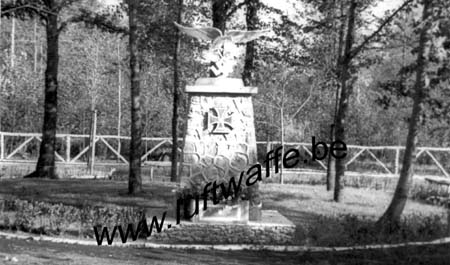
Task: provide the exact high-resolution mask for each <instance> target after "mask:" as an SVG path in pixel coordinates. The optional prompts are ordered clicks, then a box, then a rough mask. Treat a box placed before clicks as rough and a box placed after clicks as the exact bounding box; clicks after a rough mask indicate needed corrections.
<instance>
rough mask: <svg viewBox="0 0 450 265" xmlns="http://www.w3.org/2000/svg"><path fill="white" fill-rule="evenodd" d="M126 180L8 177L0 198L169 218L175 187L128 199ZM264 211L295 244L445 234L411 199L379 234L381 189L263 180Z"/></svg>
mask: <svg viewBox="0 0 450 265" xmlns="http://www.w3.org/2000/svg"><path fill="white" fill-rule="evenodd" d="M127 187H128V184H127V182H124V181H105V180H73V179H66V180H41V179H8V180H2V181H0V196H7V195H14V196H17V197H19V198H23V199H28V200H36V201H46V202H53V203H63V204H68V205H75V206H80V205H86V204H89V205H105V204H112V205H122V206H139V207H143V208H146V209H147V211H149V212H150V213H152V214H154V215H157V214H160V213H161V212H163V211H167V210H168V215H169V216H171V217H173V216H174V211H173V206H174V193H173V192H172V191H173V190H174V189H176V186H175V185H173V184H170V183H156V182H155V183H152V184H146V185H144V192H143V193H142V194H140V195H138V196H135V197H132V196H129V195H128V194H127ZM260 187H261V194H262V201H263V209H271V210H278V211H279V212H280V213H281V214H283V215H284V216H286V217H287V218H288V219H290V220H291V221H292V222H294V223H295V224H296V226H297V231H296V237H297V242H296V243H298V244H304V245H325V246H330V245H331V246H332V245H352V244H361V243H385V242H386V243H387V242H401V241H405V240H430V239H434V238H438V237H444V236H446V234H447V223H446V222H447V209H445V208H443V207H439V206H432V205H427V204H424V203H421V202H418V201H412V200H409V201H408V203H407V205H406V209H405V211H404V219H405V221H404V224H403V225H402V227H401V229H399V231H397V233H393V234H389V235H380V233H379V231H375V230H373V227H372V225H373V222H374V221H375V220H376V219H377V218H378V217H379V216H381V214H382V213H383V212H384V210H385V209H386V207H387V206H388V204H389V202H390V200H391V197H392V194H389V193H387V192H384V191H379V190H369V189H355V188H346V189H345V191H344V200H343V202H341V203H335V202H333V201H332V193H331V192H326V191H325V187H324V186H310V185H280V184H263V185H261V186H260Z"/></svg>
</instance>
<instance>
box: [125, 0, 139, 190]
mask: <svg viewBox="0 0 450 265" xmlns="http://www.w3.org/2000/svg"><path fill="white" fill-rule="evenodd" d="M128 8H129V23H130V33H129V42H130V43H129V48H130V71H131V142H130V172H129V178H128V193H130V194H136V193H139V192H141V191H142V179H141V155H142V152H141V149H142V117H141V116H142V113H141V97H140V93H141V92H140V66H139V47H138V46H139V45H138V36H137V13H138V8H139V1H138V0H130V1H129V4H128Z"/></svg>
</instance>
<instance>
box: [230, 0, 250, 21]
mask: <svg viewBox="0 0 450 265" xmlns="http://www.w3.org/2000/svg"><path fill="white" fill-rule="evenodd" d="M245 4H246V1H244V2H242V3H240V4H237V5H235V6H234V7H233V8H232V9H231V10H230V12H228V13H227V14H226V15H225V19H227V20H228V19H229V18H230V17H231V16H232V15H233V14H234V13H236V11H238V9H239V8H241V7H243V6H244V5H245Z"/></svg>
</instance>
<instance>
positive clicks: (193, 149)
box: [175, 23, 268, 222]
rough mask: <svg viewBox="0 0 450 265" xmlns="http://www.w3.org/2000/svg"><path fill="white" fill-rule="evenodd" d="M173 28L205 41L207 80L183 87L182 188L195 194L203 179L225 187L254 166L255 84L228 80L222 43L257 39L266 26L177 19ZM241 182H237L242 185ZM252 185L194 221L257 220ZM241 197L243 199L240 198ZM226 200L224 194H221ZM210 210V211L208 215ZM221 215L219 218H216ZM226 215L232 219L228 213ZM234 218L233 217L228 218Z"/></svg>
mask: <svg viewBox="0 0 450 265" xmlns="http://www.w3.org/2000/svg"><path fill="white" fill-rule="evenodd" d="M175 25H176V26H177V27H178V29H179V30H180V31H181V32H183V33H185V34H187V35H189V36H192V37H195V38H197V39H200V40H204V41H209V42H210V49H209V50H208V51H207V52H206V55H205V57H206V58H209V62H208V63H209V72H210V76H211V77H209V78H200V79H198V80H197V81H196V82H195V84H194V85H193V86H187V87H186V93H188V94H189V96H190V107H189V116H188V121H187V131H186V139H185V146H184V150H183V155H184V161H185V162H186V163H188V164H190V165H191V169H190V172H189V176H188V178H187V182H185V183H184V184H185V187H186V188H188V189H189V190H191V191H192V192H194V193H198V194H201V193H202V188H203V187H204V186H205V184H206V183H209V182H216V183H217V184H220V183H223V184H225V186H226V187H229V186H228V182H229V180H230V179H231V178H239V175H240V173H241V172H242V171H244V170H246V169H248V168H249V167H250V166H252V165H253V164H255V163H256V162H257V161H256V138H255V127H254V116H253V104H252V95H254V94H256V93H257V88H255V87H246V86H244V83H243V81H242V80H241V79H238V78H229V77H228V75H229V74H230V73H231V71H232V70H233V67H232V65H233V64H234V61H235V60H233V59H232V57H233V56H232V55H231V54H230V53H227V51H226V50H224V48H225V46H226V44H230V43H245V42H249V41H252V40H254V39H256V38H259V37H261V36H263V35H265V34H266V33H268V30H256V31H237V30H232V31H228V32H227V33H225V34H222V32H221V31H220V30H219V29H217V28H212V27H203V28H190V27H184V26H181V25H179V24H177V23H175ZM244 183H245V180H243V183H242V184H241V185H240V187H241V188H244V187H245V184H244ZM257 189H258V187H257V185H255V186H254V187H251V188H249V189H247V190H245V191H243V192H241V194H240V195H241V196H238V197H237V198H233V199H232V202H229V203H228V205H221V206H219V209H217V207H211V206H212V205H213V204H211V203H210V204H209V207H210V209H209V212H207V211H205V212H203V211H202V210H200V214H199V216H198V218H197V219H200V220H217V219H221V218H219V217H222V219H223V220H225V219H230V220H234V221H242V222H245V221H248V220H249V217H248V216H249V215H250V216H251V219H256V220H257V219H259V218H260V216H261V214H260V208H261V202H260V201H259V196H258V191H257ZM242 197H245V198H246V200H244V201H241V199H242ZM225 199H226V198H225ZM214 213H216V214H214ZM221 215H222V216H221ZM230 216H232V217H230ZM233 217H234V218H233Z"/></svg>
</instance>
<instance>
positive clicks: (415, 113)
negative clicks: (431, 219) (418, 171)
mask: <svg viewBox="0 0 450 265" xmlns="http://www.w3.org/2000/svg"><path fill="white" fill-rule="evenodd" d="M423 3H424V7H423V13H422V21H423V22H424V24H423V26H422V29H421V31H420V37H419V50H418V53H417V68H416V81H415V84H414V103H413V108H412V113H411V118H410V122H409V129H408V136H407V138H406V148H405V154H404V156H403V164H402V170H401V172H400V178H399V180H398V183H397V187H396V189H395V193H394V197H393V198H392V201H391V204H390V205H389V207H388V209H387V210H386V212H385V213H384V214H383V216H382V217H381V218H380V219H379V220H378V224H379V225H382V226H384V227H386V228H393V227H395V226H396V225H397V224H398V223H399V221H400V217H401V214H402V212H403V209H404V208H405V204H406V201H407V199H408V193H409V190H410V188H411V184H412V176H413V173H414V163H415V161H416V144H417V135H418V133H419V121H420V114H421V112H422V109H423V104H424V103H423V102H424V99H425V98H426V97H427V96H428V91H427V90H428V84H426V83H425V79H426V68H427V64H428V57H429V54H428V53H429V48H430V47H429V46H430V43H429V39H430V35H429V34H430V33H429V29H430V25H431V23H430V21H429V17H430V15H431V10H432V7H431V5H432V4H431V0H424V1H423Z"/></svg>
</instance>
